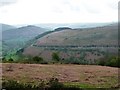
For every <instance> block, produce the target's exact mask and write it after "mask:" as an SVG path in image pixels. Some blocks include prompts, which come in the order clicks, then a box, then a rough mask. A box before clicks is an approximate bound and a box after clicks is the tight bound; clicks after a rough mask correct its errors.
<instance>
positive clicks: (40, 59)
mask: <svg viewBox="0 0 120 90" xmlns="http://www.w3.org/2000/svg"><path fill="white" fill-rule="evenodd" d="M33 61H35V62H42V61H43V58H42V57H38V56H35V57H33Z"/></svg>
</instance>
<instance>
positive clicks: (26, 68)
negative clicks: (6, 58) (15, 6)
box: [2, 63, 118, 88]
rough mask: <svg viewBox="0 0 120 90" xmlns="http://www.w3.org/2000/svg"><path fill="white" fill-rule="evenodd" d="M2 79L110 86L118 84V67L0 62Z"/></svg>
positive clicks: (100, 86)
mask: <svg viewBox="0 0 120 90" xmlns="http://www.w3.org/2000/svg"><path fill="white" fill-rule="evenodd" d="M2 72H3V73H2V75H3V80H17V81H20V82H25V83H34V84H36V83H37V82H39V81H40V80H49V79H50V78H52V77H55V78H58V79H59V81H60V82H63V83H64V84H65V85H76V86H78V87H83V88H86V87H88V88H92V87H93V88H95V87H99V88H111V87H115V86H116V85H118V68H113V67H106V66H96V65H72V64H49V65H47V64H46V65H43V64H16V63H3V64H2Z"/></svg>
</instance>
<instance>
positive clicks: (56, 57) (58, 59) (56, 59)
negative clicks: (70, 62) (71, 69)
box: [52, 52, 60, 61]
mask: <svg viewBox="0 0 120 90" xmlns="http://www.w3.org/2000/svg"><path fill="white" fill-rule="evenodd" d="M52 59H53V60H55V61H60V57H59V55H58V53H55V52H54V53H53V54H52Z"/></svg>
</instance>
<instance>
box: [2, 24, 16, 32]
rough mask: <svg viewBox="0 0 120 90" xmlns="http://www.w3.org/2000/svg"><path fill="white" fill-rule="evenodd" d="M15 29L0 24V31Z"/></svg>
mask: <svg viewBox="0 0 120 90" xmlns="http://www.w3.org/2000/svg"><path fill="white" fill-rule="evenodd" d="M15 28H16V27H15V26H11V25H7V24H1V23H0V31H5V30H10V29H15Z"/></svg>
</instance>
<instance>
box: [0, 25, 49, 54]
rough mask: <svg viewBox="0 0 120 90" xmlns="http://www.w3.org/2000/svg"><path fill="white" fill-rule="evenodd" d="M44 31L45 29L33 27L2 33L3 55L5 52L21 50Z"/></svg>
mask: <svg viewBox="0 0 120 90" xmlns="http://www.w3.org/2000/svg"><path fill="white" fill-rule="evenodd" d="M45 31H47V29H44V28H40V27H37V26H33V25H28V26H24V27H20V28H15V29H10V30H5V31H3V32H2V41H3V55H4V54H5V53H6V52H9V51H12V50H17V49H19V48H22V47H23V46H24V45H25V44H26V42H27V41H29V40H30V39H32V38H34V37H36V36H37V35H39V34H42V33H43V32H45Z"/></svg>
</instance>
